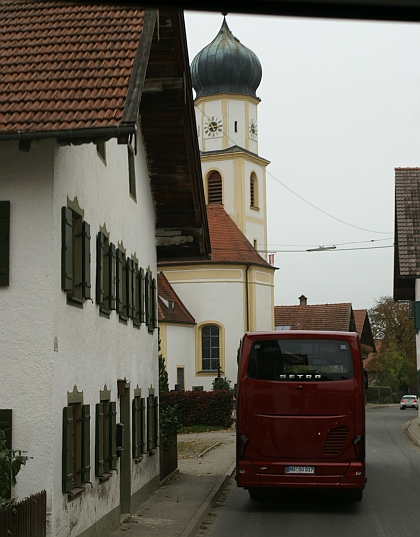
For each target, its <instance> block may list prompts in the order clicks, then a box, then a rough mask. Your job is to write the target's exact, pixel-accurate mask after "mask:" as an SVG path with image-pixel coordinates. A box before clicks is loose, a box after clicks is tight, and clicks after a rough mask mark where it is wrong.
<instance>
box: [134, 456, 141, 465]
mask: <svg viewBox="0 0 420 537" xmlns="http://www.w3.org/2000/svg"><path fill="white" fill-rule="evenodd" d="M142 460H143V457H135V458H134V464H138V463H139V462H141V461H142Z"/></svg>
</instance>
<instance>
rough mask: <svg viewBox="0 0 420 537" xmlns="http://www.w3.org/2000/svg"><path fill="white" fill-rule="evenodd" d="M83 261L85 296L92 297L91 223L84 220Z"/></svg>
mask: <svg viewBox="0 0 420 537" xmlns="http://www.w3.org/2000/svg"><path fill="white" fill-rule="evenodd" d="M82 233H83V235H82V263H83V271H82V272H83V280H82V283H83V298H91V288H92V284H91V279H90V225H89V224H88V223H87V222H83V225H82Z"/></svg>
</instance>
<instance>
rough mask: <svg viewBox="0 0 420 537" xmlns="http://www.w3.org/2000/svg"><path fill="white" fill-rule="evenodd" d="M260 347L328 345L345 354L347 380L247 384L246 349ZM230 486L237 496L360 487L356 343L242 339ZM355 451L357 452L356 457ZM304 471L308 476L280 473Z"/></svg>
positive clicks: (360, 385) (300, 334)
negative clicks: (350, 372)
mask: <svg viewBox="0 0 420 537" xmlns="http://www.w3.org/2000/svg"><path fill="white" fill-rule="evenodd" d="M261 339H265V340H267V339H273V340H275V339H287V340H291V339H301V340H302V339H311V340H316V339H320V340H326V339H335V340H339V341H343V342H346V343H347V344H348V345H349V347H350V350H351V355H352V360H353V368H354V377H353V378H351V379H347V380H336V381H334V380H332V381H312V380H310V381H303V382H299V381H296V380H294V381H288V380H286V381H272V380H256V379H253V378H249V377H248V376H247V368H248V358H249V354H250V350H251V347H252V344H253V343H254V342H255V341H258V340H261ZM236 429H237V466H236V480H237V485H238V486H239V487H244V488H288V487H300V488H315V489H316V488H326V489H327V488H328V489H343V490H344V489H347V490H348V489H358V490H363V488H364V486H365V456H364V442H365V402H364V376H363V362H362V355H361V350H360V343H359V338H358V336H357V334H355V333H350V332H312V331H311V332H310V331H276V332H252V333H251V332H249V333H247V334H245V336H244V338H243V340H242V346H241V351H240V356H239V368H238V383H237V417H236ZM355 444H359V445H358V449H356V447H355ZM287 467H305V468H307V467H310V468H314V470H311V471H313V472H314V473H310V474H309V473H308V474H305V473H292V474H290V473H286V468H287Z"/></svg>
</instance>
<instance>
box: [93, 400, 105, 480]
mask: <svg viewBox="0 0 420 537" xmlns="http://www.w3.org/2000/svg"><path fill="white" fill-rule="evenodd" d="M103 430H104V405H103V403H98V404H97V405H96V435H95V436H96V438H95V475H96V476H97V477H101V476H102V475H103V474H104V465H105V461H104V443H103Z"/></svg>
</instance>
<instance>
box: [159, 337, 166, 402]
mask: <svg viewBox="0 0 420 537" xmlns="http://www.w3.org/2000/svg"><path fill="white" fill-rule="evenodd" d="M158 358H159V393H163V392H169V382H168V372H167V371H166V363H165V358H164V357H163V356H162V352H161V349H160V336H159V351H158Z"/></svg>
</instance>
